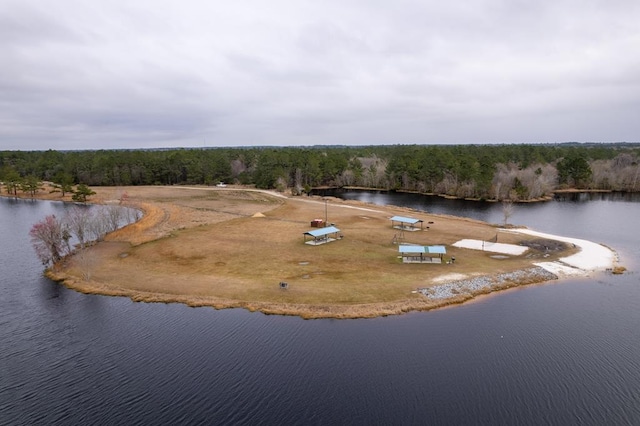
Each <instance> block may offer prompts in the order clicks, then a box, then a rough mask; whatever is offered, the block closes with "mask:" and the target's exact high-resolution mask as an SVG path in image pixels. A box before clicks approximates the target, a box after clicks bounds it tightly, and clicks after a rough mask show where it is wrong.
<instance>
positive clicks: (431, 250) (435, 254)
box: [398, 244, 447, 263]
mask: <svg viewBox="0 0 640 426" xmlns="http://www.w3.org/2000/svg"><path fill="white" fill-rule="evenodd" d="M398 252H399V253H400V255H401V256H402V262H403V263H443V259H444V255H445V254H447V249H446V248H445V246H414V245H408V244H401V245H399V246H398Z"/></svg>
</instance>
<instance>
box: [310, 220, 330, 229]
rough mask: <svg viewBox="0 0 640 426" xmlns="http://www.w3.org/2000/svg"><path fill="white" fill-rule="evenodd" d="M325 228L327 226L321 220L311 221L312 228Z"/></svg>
mask: <svg viewBox="0 0 640 426" xmlns="http://www.w3.org/2000/svg"><path fill="white" fill-rule="evenodd" d="M325 226H327V224H326V223H325V221H324V220H322V219H313V220H312V221H311V227H312V228H324V227H325Z"/></svg>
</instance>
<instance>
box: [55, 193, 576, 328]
mask: <svg viewBox="0 0 640 426" xmlns="http://www.w3.org/2000/svg"><path fill="white" fill-rule="evenodd" d="M95 190H96V191H97V192H98V194H97V195H96V196H95V200H96V201H98V202H109V201H110V200H117V199H119V198H120V197H121V195H122V193H123V192H126V193H127V199H128V201H127V203H128V204H129V205H131V206H136V207H138V208H140V209H142V210H143V211H144V212H145V215H144V217H143V219H142V220H140V221H139V222H138V223H136V224H133V225H130V226H128V227H125V228H123V229H121V230H119V231H117V232H115V233H113V234H110V235H108V236H107V238H106V239H105V241H104V242H101V243H99V244H97V245H95V246H93V247H91V248H90V249H88V251H87V252H86V253H84V254H83V255H82V256H74V257H73V258H71V259H70V260H68V261H67V262H66V264H65V265H60V267H58V268H55V270H53V271H52V272H51V274H50V276H51V277H53V278H54V279H57V280H61V281H64V282H65V284H66V285H68V286H70V287H72V288H75V289H77V290H79V291H83V292H88V293H99V294H109V295H122V296H128V297H131V298H132V299H134V300H138V301H149V302H180V303H186V304H188V305H191V306H214V307H216V308H229V307H244V308H247V309H250V310H259V311H262V312H265V313H272V314H288V315H300V316H302V317H305V318H319V317H336V318H353V317H372V316H379V315H390V314H398V313H402V312H407V311H411V310H426V309H432V308H434V307H438V306H442V305H445V304H450V303H459V302H462V301H464V300H467V299H468V298H469V296H464V297H462V296H461V297H459V298H455V299H451V300H445V301H438V302H435V301H431V300H428V299H427V298H425V297H424V296H423V295H421V294H416V293H415V292H412V291H415V290H416V288H418V287H429V286H432V285H435V284H438V283H441V282H442V281H443V280H444V279H446V277H447V276H451V275H452V274H456V276H465V277H473V276H481V275H495V274H499V273H504V272H510V271H515V270H519V269H524V268H528V267H531V266H532V263H533V262H535V261H540V260H542V258H543V256H546V257H545V258H544V259H545V261H550V260H554V259H557V258H558V257H560V256H566V255H568V254H571V251H570V250H569V249H566V248H564V249H561V250H558V251H555V252H552V253H550V254H549V253H547V254H545V253H543V252H541V251H537V250H535V249H530V250H529V251H528V252H527V253H525V254H524V255H521V256H507V257H506V258H500V259H497V258H495V257H492V254H494V253H489V252H483V251H477V250H467V249H460V248H456V247H453V246H451V244H453V243H455V242H456V241H458V240H461V239H465V238H471V239H480V240H488V239H490V238H493V237H494V236H495V235H496V233H497V234H498V241H499V242H501V243H512V244H520V243H522V242H523V241H524V240H532V239H534V238H533V237H529V236H525V235H518V234H513V233H504V232H500V230H499V229H498V228H497V227H496V226H492V225H490V224H486V223H482V222H479V221H475V220H470V219H461V218H454V217H451V216H444V215H433V214H429V213H425V212H419V211H412V210H410V209H406V208H400V207H394V206H385V207H381V206H374V205H369V204H364V203H360V202H354V201H343V200H339V199H333V198H331V199H321V198H315V197H284V196H279V195H278V194H270V193H265V192H261V191H255V190H248V189H244V188H224V189H222V188H220V189H219V188H185V187H131V188H95ZM325 212H326V214H327V216H328V221H329V222H331V223H335V226H337V227H338V228H340V230H341V234H342V235H343V236H344V238H342V239H338V240H336V241H333V242H330V243H328V244H323V245H317V246H312V245H308V244H305V243H304V237H303V233H304V232H306V231H309V230H311V229H312V228H311V227H310V221H311V220H312V219H315V218H322V219H324V217H325ZM394 215H402V216H411V217H415V218H418V219H422V220H423V221H424V230H421V231H416V232H407V231H405V232H404V242H406V243H412V244H420V245H445V246H446V249H447V254H446V255H445V260H449V259H450V258H451V257H452V256H454V257H455V258H456V262H455V263H453V264H447V263H443V264H405V263H403V262H402V259H400V258H399V257H398V245H397V244H396V243H394V239H396V240H397V239H398V237H400V231H398V230H396V229H394V228H393V227H392V223H391V221H390V220H389V219H390V217H392V216H394ZM427 227H428V228H427ZM571 250H573V249H571ZM89 260H90V261H89ZM88 269H90V271H89V272H90V277H91V279H90V280H87V279H86V278H83V277H86V275H87V274H86V272H87V270H88ZM282 281H284V282H287V283H288V288H287V289H286V290H283V289H281V288H280V286H279V283H280V282H282ZM520 284H527V283H512V285H514V286H515V285H520Z"/></svg>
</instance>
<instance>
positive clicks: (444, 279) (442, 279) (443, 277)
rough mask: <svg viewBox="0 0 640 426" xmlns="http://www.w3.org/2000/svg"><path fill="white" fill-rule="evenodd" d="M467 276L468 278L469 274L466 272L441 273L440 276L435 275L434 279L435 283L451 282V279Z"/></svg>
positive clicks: (457, 279) (461, 278)
mask: <svg viewBox="0 0 640 426" xmlns="http://www.w3.org/2000/svg"><path fill="white" fill-rule="evenodd" d="M465 278H467V275H465V274H457V273H452V274H445V275H440V276H439V277H435V278H434V279H433V280H432V281H433V282H434V283H443V282H449V281H459V280H463V279H465Z"/></svg>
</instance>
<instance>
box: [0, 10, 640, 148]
mask: <svg viewBox="0 0 640 426" xmlns="http://www.w3.org/2000/svg"><path fill="white" fill-rule="evenodd" d="M639 23H640V2H638V1H637V0H606V1H605V0H603V1H599V0H580V1H578V0H576V1H571V0H548V1H531V0H526V1H524V0H469V1H458V2H456V1H449V2H446V1H441V0H438V1H432V0H421V1H420V0H394V1H380V0H322V1H310V0H269V1H265V0H248V1H242V0H238V1H221V0H181V1H168V0H135V1H131V0H56V1H42V0H15V1H14V0H0V55H1V57H2V65H1V66H0V149H25V150H26V149H50V148H51V149H78V148H150V147H177V146H183V147H189V146H195V147H202V146H246V145H316V144H331V145H334V144H351V145H367V144H396V143H401V144H413V143H418V144H440V143H447V144H458V143H523V142H527V143H533V142H564V141H578V142H586V141H597V142H607V141H640V24H639Z"/></svg>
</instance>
